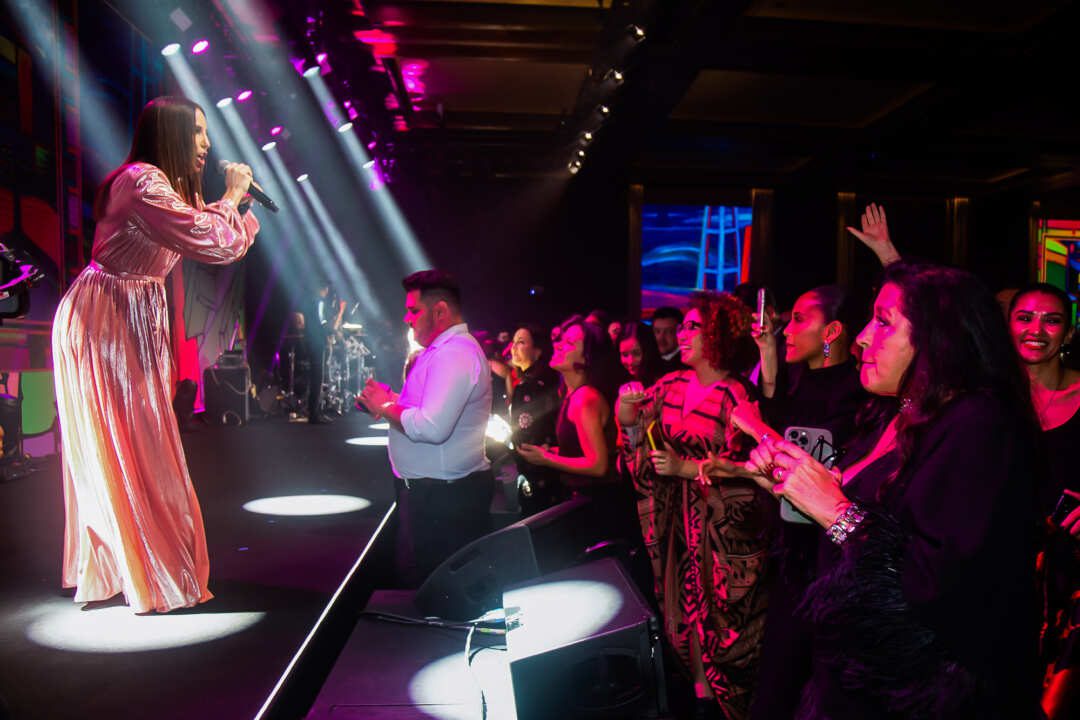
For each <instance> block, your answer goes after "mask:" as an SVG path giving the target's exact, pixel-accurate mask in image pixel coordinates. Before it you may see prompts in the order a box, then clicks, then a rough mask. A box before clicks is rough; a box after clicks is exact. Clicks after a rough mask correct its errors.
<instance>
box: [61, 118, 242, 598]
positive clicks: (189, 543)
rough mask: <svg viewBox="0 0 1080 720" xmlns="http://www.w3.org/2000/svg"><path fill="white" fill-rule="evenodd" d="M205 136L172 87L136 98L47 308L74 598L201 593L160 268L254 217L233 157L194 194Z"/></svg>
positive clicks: (226, 237) (196, 517) (215, 247)
mask: <svg viewBox="0 0 1080 720" xmlns="http://www.w3.org/2000/svg"><path fill="white" fill-rule="evenodd" d="M207 133H208V131H207V126H206V115H205V114H204V113H203V111H202V108H200V107H199V106H198V105H196V104H195V103H193V102H191V101H190V100H187V99H185V98H181V97H159V98H156V99H154V100H152V101H150V102H149V103H148V104H147V105H146V107H144V108H143V110H142V113H141V114H140V115H139V120H138V123H137V125H136V127H135V138H134V140H133V142H132V145H131V152H130V153H129V154H128V157H127V160H126V161H125V162H124V164H123V165H121V166H120V167H119V168H117V169H116V170H114V171H113V172H112V173H111V174H110V175H109V176H108V177H107V178H106V179H105V181H104V183H102V185H101V188H100V190H99V191H98V196H97V200H96V202H95V204H94V214H95V217H96V218H97V229H96V231H95V233H94V247H93V253H92V256H93V260H92V261H91V262H90V264H89V265H88V266H87V267H86V269H85V270H83V271H82V273H81V274H80V275H79V277H78V278H77V279H76V280H75V282H74V283H72V285H71V287H70V288H69V289H68V291H67V293H66V294H65V295H64V297H63V299H62V300H61V301H60V305H59V307H58V308H57V310H56V318H55V320H54V321H53V337H52V341H53V364H54V369H55V380H56V406H57V412H58V415H59V421H60V428H61V437H62V443H63V475H64V503H65V509H66V525H65V532H64V565H63V584H64V587H74V588H76V591H75V601H76V602H93V601H103V600H108V599H110V598H112V597H113V596H116V595H119V594H123V596H124V599H125V600H126V601H127V604H128V605H129V606H130V607H131V609H132V610H133V611H134V612H137V613H143V612H152V611H156V612H168V611H169V610H174V609H176V608H182V607H189V606H192V605H195V604H197V603H200V602H203V601H205V600H209V599H210V598H211V597H213V596H212V595H211V594H210V590H209V589H208V587H207V582H208V577H209V567H210V565H209V560H208V558H207V551H206V536H205V533H204V531H203V521H202V514H201V512H200V510H199V502H198V500H197V499H196V497H195V489H194V488H193V487H192V484H191V478H190V476H189V475H188V469H187V462H186V460H185V458H184V449H183V447H182V446H181V444H180V433H179V430H178V428H177V421H176V415H175V414H174V413H173V410H172V402H171V401H172V396H173V380H174V378H173V363H172V357H171V355H170V351H169V313H168V306H167V305H166V300H165V276H166V275H168V274H169V272H170V271H171V270H172V269H173V267H174V266H175V265H176V263H177V262H178V261H179V260H180V259H181V258H182V257H185V258H190V259H193V260H198V261H201V262H206V263H214V264H225V263H230V262H234V261H236V260H239V259H240V258H242V257H243V256H244V254H245V253H246V252H247V250H248V248H249V247H250V246H251V243H252V241H253V239H254V237H255V233H256V232H257V231H258V228H259V224H258V221H256V219H255V218H254V216H253V215H252V214H251V213H248V214H247V215H241V213H240V211H239V210H238V207H239V206H240V204H241V203H242V202H243V201H244V197H245V195H246V193H247V190H248V187H249V185H250V184H251V169H250V168H248V167H247V166H246V165H238V164H229V165H227V166H226V169H225V194H224V195H223V196H222V198H221V199H220V200H219V201H217V202H214V203H210V204H204V203H203V199H202V197H201V183H202V172H203V168H204V167H205V166H206V156H207V152H208V151H209V149H210V138H209V135H208V134H207Z"/></svg>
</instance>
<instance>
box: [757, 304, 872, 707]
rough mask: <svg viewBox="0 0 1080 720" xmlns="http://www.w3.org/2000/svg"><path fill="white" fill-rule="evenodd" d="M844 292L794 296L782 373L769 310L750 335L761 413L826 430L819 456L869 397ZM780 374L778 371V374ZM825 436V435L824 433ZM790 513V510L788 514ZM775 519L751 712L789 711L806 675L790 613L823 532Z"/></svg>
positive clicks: (781, 425) (839, 440)
mask: <svg viewBox="0 0 1080 720" xmlns="http://www.w3.org/2000/svg"><path fill="white" fill-rule="evenodd" d="M853 305H854V303H852V302H851V299H850V297H849V294H848V292H847V291H846V290H845V289H844V288H842V287H840V286H838V285H824V286H821V287H817V288H814V289H813V290H809V291H807V292H805V293H803V294H802V295H800V296H799V298H798V299H797V300H796V301H795V305H794V307H793V308H792V309H791V320H790V322H788V324H787V325H786V326H785V327H784V339H785V342H784V356H785V357H784V359H785V361H786V363H785V364H784V365H783V367H784V370H785V371H784V372H782V373H778V372H777V367H778V366H779V363H778V362H777V358H776V355H777V348H776V346H777V341H776V336H775V335H774V334H773V332H772V321H771V319H770V318H769V316H768V315H767V314H766V316H765V318H764V322H763V323H761V322H759V318H758V316H757V314H756V313H755V314H754V327H753V330H752V335H753V337H754V341H755V342H756V343H757V345H758V350H759V352H760V354H761V377H760V383H761V385H760V387H761V394H762V399H761V403H760V406H761V414H762V415H763V416H764V419H765V420H766V421H767V422H768V424H769V425H770V426H771V427H773V428H775V429H776V430H778V431H780V432H781V433H782V432H783V431H784V430H785V429H786V428H788V427H806V428H815V429H822V430H827V431H828V432H829V435H830V436H831V440H830V441H829V443H828V444H825V443H822V446H821V447H820V448H807V449H809V450H810V451H811V452H812V453H813V454H814V455H815V456H816V457H817V458H818V459H820V460H826V459H831V458H835V457H836V455H837V454H838V451H839V450H840V448H842V447H843V446H844V444H845V443H847V441H848V440H850V439H851V436H852V434H853V433H854V431H855V416H856V414H857V413H858V411H859V408H860V407H861V406H862V405H863V404H864V403H865V402H866V400H867V398H868V396H867V394H866V392H865V391H864V390H863V388H862V385H861V384H860V383H859V371H858V369H857V368H856V366H855V360H854V358H853V357H852V356H851V352H850V347H851V343H852V342H853V339H854V337H855V334H856V333H857V332H858V331H859V329H860V328H861V327H862V323H860V321H859V318H858V315H859V313H857V312H856V311H855V309H854V307H853ZM778 375H779V376H780V377H777V376H778ZM822 437H824V436H822ZM788 517H790V516H788ZM800 519H801V518H798V517H797V516H795V517H793V518H792V521H791V522H782V523H780V527H779V531H778V533H777V537H776V543H775V546H774V548H773V553H772V555H773V559H774V560H775V563H774V567H775V572H773V573H772V582H771V584H770V587H769V615H768V620H767V622H766V628H765V646H764V649H763V651H762V658H761V677H760V685H759V692H758V693H757V695H756V697H755V699H754V709H753V717H754V718H761V719H762V720H767V719H768V718H776V717H791V716H792V713H793V712H794V710H795V708H796V707H797V706H798V703H799V693H800V692H801V691H802V683H803V682H804V681H805V679H806V676H807V675H808V673H809V663H810V657H809V652H808V645H809V643H808V642H805V641H803V640H802V636H803V629H804V626H803V624H802V623H801V622H800V621H799V619H798V617H797V616H796V613H795V608H796V607H797V606H798V604H799V601H800V600H801V599H802V595H803V593H804V592H805V590H806V586H807V585H808V584H809V583H810V581H811V580H812V579H813V574H814V567H815V561H816V558H817V546H818V542H819V539H820V535H821V533H820V532H818V531H817V530H816V528H815V526H813V525H810V524H804V523H801V522H796V521H797V520H800Z"/></svg>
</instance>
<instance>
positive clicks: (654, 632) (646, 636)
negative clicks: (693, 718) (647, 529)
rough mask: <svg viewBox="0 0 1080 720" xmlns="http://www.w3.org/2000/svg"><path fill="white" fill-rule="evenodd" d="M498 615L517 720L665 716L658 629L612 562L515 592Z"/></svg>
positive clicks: (588, 565)
mask: <svg viewBox="0 0 1080 720" xmlns="http://www.w3.org/2000/svg"><path fill="white" fill-rule="evenodd" d="M503 607H504V608H505V609H506V650H507V660H508V662H509V664H510V678H511V681H512V682H513V688H514V705H515V706H516V707H517V716H518V719H519V720H533V719H534V718H535V719H537V720H539V719H541V718H544V719H546V718H589V719H593V718H596V719H599V718H655V717H662V716H666V714H667V692H666V687H665V682H664V668H663V660H662V658H663V651H662V648H661V637H660V636H661V633H660V623H659V622H658V621H657V619H656V616H655V615H654V614H653V612H652V610H651V609H650V608H649V605H648V603H646V602H645V600H644V599H643V598H642V597H641V594H640V593H639V592H638V590H637V588H636V587H635V586H634V583H633V582H632V581H631V580H630V578H629V577H628V575H627V574H626V571H625V570H624V569H623V567H622V565H621V564H620V563H619V562H618V561H617V560H615V559H614V558H602V559H600V560H596V561H593V562H590V563H586V564H583V565H578V566H575V567H572V568H568V569H566V570H561V571H559V572H557V573H552V574H549V575H544V576H542V577H539V578H535V579H533V580H530V581H528V582H526V583H522V584H519V585H516V586H514V587H512V588H509V589H507V590H506V592H504V593H503Z"/></svg>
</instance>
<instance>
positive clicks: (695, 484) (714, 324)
mask: <svg viewBox="0 0 1080 720" xmlns="http://www.w3.org/2000/svg"><path fill="white" fill-rule="evenodd" d="M749 334H750V313H749V310H748V309H747V308H746V307H745V306H744V305H743V304H742V303H741V302H739V300H737V299H736V298H735V297H734V296H733V295H730V294H727V293H715V292H697V293H694V295H692V296H691V299H690V309H689V311H688V312H687V313H686V315H685V317H684V319H683V322H682V324H681V325H680V326H679V328H678V341H679V349H680V357H681V360H682V362H683V363H684V364H685V365H687V366H688V369H686V370H681V371H677V372H673V373H669V374H667V375H665V376H664V377H662V378H661V379H660V380H659V381H658V382H657V383H656V384H655V385H653V386H652V387H651V388H649V389H647V390H646V389H645V388H643V387H642V386H641V384H639V383H628V384H627V385H625V386H624V387H623V389H622V390H621V391H620V398H619V404H618V406H617V412H618V417H619V422H620V425H621V427H622V430H623V433H624V437H623V457H624V461H625V463H626V465H627V467H628V468H629V469H630V470H631V473H632V475H633V478H634V486H635V490H636V491H637V494H638V497H639V498H640V499H639V501H638V515H639V517H640V519H641V529H642V534H643V536H644V539H645V544H646V547H647V548H648V550H649V557H650V559H651V560H652V567H653V573H654V576H655V578H656V585H655V591H656V598H657V600H658V602H659V605H660V611H661V614H662V616H663V625H664V632H665V635H666V636H667V639H668V640H669V642H670V643H671V646H672V648H673V649H674V651H675V653H676V654H677V656H678V658H679V659H680V660H681V662H682V669H683V670H684V672H685V673H686V675H687V676H688V680H689V681H690V682H692V683H693V687H694V693H695V696H696V698H697V701H698V711H699V712H701V713H703V714H704V715H706V716H716V717H723V718H744V717H747V714H748V712H749V707H750V700H751V697H752V693H753V688H754V684H755V681H756V678H757V674H758V656H759V654H760V650H761V638H762V632H763V629H764V623H765V610H766V598H765V592H764V587H763V583H762V582H761V579H762V577H763V576H764V574H765V555H766V549H767V547H768V539H769V538H768V528H769V525H770V522H769V517H770V514H771V513H770V512H769V510H770V509H772V511H773V512H775V503H773V502H772V501H771V500H770V499H769V498H768V497H767V496H765V494H764V493H762V492H761V490H760V489H759V488H758V487H756V485H755V484H754V482H753V480H751V479H748V476H746V474H744V473H743V472H742V471H741V468H740V467H739V466H738V465H739V464H740V463H741V462H742V460H743V459H744V458H746V456H747V453H748V451H749V447H750V438H749V437H747V436H746V435H743V434H742V433H740V432H739V431H738V430H737V429H736V428H735V426H734V425H733V424H732V422H731V413H732V410H733V409H734V408H735V406H736V405H738V404H740V403H745V402H747V401H748V400H750V399H751V397H752V394H753V389H752V388H751V386H750V385H749V384H748V383H747V381H746V380H745V379H743V378H742V377H740V376H739V375H738V374H736V373H734V372H733V371H732V366H733V363H734V362H735V361H736V358H737V357H738V354H739V353H740V352H741V350H742V348H743V347H744V344H745V342H746V341H747V340H748V338H749ZM710 455H711V456H713V457H716V458H719V461H720V462H722V463H726V466H727V468H728V470H729V471H730V472H729V474H730V475H731V477H726V478H724V479H723V480H722V481H718V482H713V481H711V480H708V479H707V478H705V480H706V482H702V480H701V479H699V465H700V464H701V463H702V462H704V461H705V460H706V459H708V458H709V457H710ZM738 475H743V477H737V476H738Z"/></svg>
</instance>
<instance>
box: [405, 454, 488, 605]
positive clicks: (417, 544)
mask: <svg viewBox="0 0 1080 720" xmlns="http://www.w3.org/2000/svg"><path fill="white" fill-rule="evenodd" d="M396 486H397V503H398V508H397V520H398V524H397V534H396V536H397V537H396V539H397V548H396V552H395V557H394V565H395V570H396V574H397V578H396V579H397V583H398V584H399V585H401V586H402V587H410V588H415V587H419V586H420V585H421V584H422V583H423V582H424V580H425V579H426V578H427V576H428V575H430V574H431V571H432V570H434V569H435V568H437V567H438V566H439V564H440V563H442V561H443V560H445V559H446V558H448V557H450V556H451V555H453V554H454V553H455V552H457V551H458V550H459V549H461V548H462V547H464V546H465V545H468V544H469V543H470V542H472V541H473V540H475V539H477V538H479V537H483V536H484V535H487V534H488V532H489V531H490V529H491V513H490V507H491V493H492V492H493V490H494V486H495V478H494V476H493V475H492V473H491V470H481V471H479V472H474V473H472V474H470V475H466V476H465V477H463V478H459V479H457V480H449V481H447V480H436V479H431V478H421V479H418V480H402V479H401V478H398V479H397V482H396Z"/></svg>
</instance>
